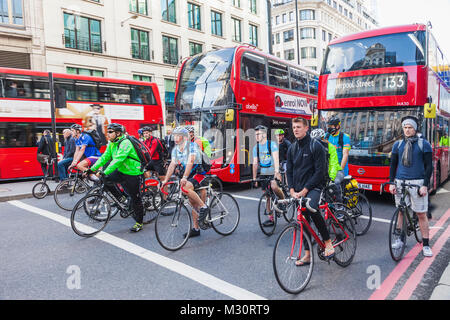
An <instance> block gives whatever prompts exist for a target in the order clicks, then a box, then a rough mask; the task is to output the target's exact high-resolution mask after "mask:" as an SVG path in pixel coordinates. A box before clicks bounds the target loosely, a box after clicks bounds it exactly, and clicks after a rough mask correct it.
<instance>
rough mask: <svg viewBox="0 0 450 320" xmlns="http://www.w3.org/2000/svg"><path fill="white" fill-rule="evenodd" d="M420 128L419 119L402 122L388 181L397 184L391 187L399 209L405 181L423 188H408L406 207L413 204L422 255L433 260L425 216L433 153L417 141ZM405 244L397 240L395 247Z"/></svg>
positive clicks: (419, 140)
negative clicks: (419, 233)
mask: <svg viewBox="0 0 450 320" xmlns="http://www.w3.org/2000/svg"><path fill="white" fill-rule="evenodd" d="M418 125H419V120H418V119H417V118H416V117H413V116H407V117H404V118H403V119H402V128H403V134H404V139H403V140H400V141H397V142H396V143H394V146H393V147H392V156H391V167H390V171H389V181H390V182H395V185H390V186H389V192H391V193H392V194H394V195H395V205H396V206H398V205H399V203H400V199H401V197H400V195H399V194H397V188H398V185H399V184H400V183H401V182H402V181H404V182H405V183H410V184H416V185H420V186H421V187H420V189H419V190H418V191H417V190H415V188H414V187H410V188H408V193H409V197H408V199H407V203H408V202H410V203H411V209H412V210H413V211H414V212H415V213H416V214H417V217H418V218H419V226H420V232H421V233H422V239H423V249H422V252H423V255H424V256H425V257H431V256H432V255H433V252H432V251H431V248H430V245H429V224H428V217H427V215H426V213H427V211H428V188H427V186H428V185H429V183H430V178H431V175H432V172H433V158H432V157H433V149H432V148H431V145H430V143H429V142H428V141H426V140H425V139H423V138H421V137H418V135H417V131H418V130H417V129H418ZM396 185H397V186H396ZM399 220H400V219H399ZM401 223H402V221H399V225H401ZM404 240H405V239H403V241H404ZM403 241H402V239H397V241H396V242H394V243H393V244H392V247H393V248H394V249H395V248H399V247H401V246H403Z"/></svg>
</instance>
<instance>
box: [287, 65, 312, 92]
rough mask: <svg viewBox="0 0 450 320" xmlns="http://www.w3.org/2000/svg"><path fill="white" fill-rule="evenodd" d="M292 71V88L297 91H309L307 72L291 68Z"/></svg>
mask: <svg viewBox="0 0 450 320" xmlns="http://www.w3.org/2000/svg"><path fill="white" fill-rule="evenodd" d="M290 71H291V89H292V90H295V91H300V92H305V93H308V78H307V76H306V72H304V71H301V70H298V69H294V68H290Z"/></svg>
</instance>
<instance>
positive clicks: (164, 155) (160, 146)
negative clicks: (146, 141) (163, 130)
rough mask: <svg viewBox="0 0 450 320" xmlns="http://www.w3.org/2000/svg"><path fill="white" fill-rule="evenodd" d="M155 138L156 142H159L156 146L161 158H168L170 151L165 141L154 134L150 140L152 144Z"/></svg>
mask: <svg viewBox="0 0 450 320" xmlns="http://www.w3.org/2000/svg"><path fill="white" fill-rule="evenodd" d="M153 139H156V142H157V143H158V146H157V147H156V152H157V153H158V155H159V159H160V160H166V159H167V158H168V157H169V151H168V150H167V147H166V145H165V143H162V141H161V139H159V138H157V137H154V136H152V137H151V140H150V145H151V144H152V143H153Z"/></svg>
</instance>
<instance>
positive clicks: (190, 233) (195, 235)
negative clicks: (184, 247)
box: [183, 228, 200, 238]
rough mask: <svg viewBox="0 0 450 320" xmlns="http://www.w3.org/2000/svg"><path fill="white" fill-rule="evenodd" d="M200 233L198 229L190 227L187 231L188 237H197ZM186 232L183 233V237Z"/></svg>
mask: <svg viewBox="0 0 450 320" xmlns="http://www.w3.org/2000/svg"><path fill="white" fill-rule="evenodd" d="M199 235H200V230H195V229H194V228H192V229H191V230H190V231H189V238H194V237H198V236H199ZM186 236H187V233H185V234H183V237H185V238H186Z"/></svg>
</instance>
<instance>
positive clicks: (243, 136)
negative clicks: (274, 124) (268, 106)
mask: <svg viewBox="0 0 450 320" xmlns="http://www.w3.org/2000/svg"><path fill="white" fill-rule="evenodd" d="M239 118H240V119H239V123H240V128H239V129H240V134H239V155H240V157H239V169H240V175H241V181H242V180H248V179H252V178H253V177H252V163H253V147H254V146H255V144H256V138H255V131H254V129H255V127H256V126H258V125H260V124H262V125H266V126H267V124H265V118H264V117H263V116H258V115H255V114H245V113H240V117H239Z"/></svg>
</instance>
